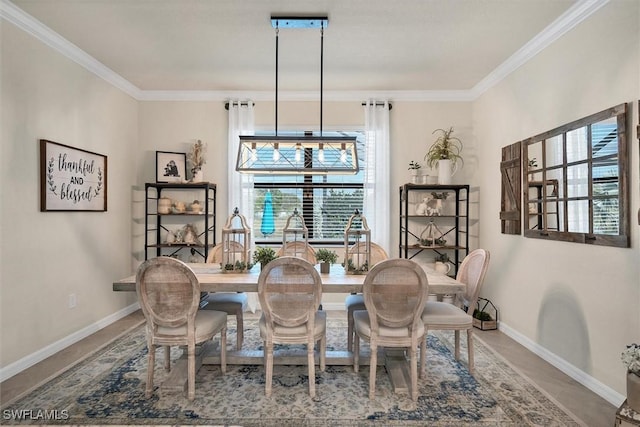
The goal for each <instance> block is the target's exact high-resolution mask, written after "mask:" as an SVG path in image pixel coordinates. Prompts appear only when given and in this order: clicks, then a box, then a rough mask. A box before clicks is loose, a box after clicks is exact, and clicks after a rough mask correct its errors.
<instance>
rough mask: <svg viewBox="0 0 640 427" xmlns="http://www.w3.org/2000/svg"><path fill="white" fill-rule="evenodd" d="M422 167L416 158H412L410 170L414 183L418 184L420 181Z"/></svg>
mask: <svg viewBox="0 0 640 427" xmlns="http://www.w3.org/2000/svg"><path fill="white" fill-rule="evenodd" d="M420 168H422V165H421V164H420V163H418V162H416V161H415V160H411V161H410V162H409V172H411V182H413V183H414V184H417V183H418V182H419V180H420V179H419V178H418V177H419V176H420Z"/></svg>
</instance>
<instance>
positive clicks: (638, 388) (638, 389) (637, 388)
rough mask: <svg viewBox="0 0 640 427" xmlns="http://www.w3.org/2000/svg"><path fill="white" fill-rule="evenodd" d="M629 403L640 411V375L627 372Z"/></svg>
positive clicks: (632, 407)
mask: <svg viewBox="0 0 640 427" xmlns="http://www.w3.org/2000/svg"><path fill="white" fill-rule="evenodd" d="M627 405H629V407H630V408H631V409H633V410H634V411H636V412H637V413H640V377H639V376H638V375H636V374H634V373H632V372H627Z"/></svg>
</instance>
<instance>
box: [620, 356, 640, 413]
mask: <svg viewBox="0 0 640 427" xmlns="http://www.w3.org/2000/svg"><path fill="white" fill-rule="evenodd" d="M621 359H622V363H623V364H624V366H626V367H627V405H629V407H630V408H631V409H633V410H634V411H636V412H638V413H640V344H635V343H634V344H629V345H627V349H626V350H625V351H623V352H622V355H621Z"/></svg>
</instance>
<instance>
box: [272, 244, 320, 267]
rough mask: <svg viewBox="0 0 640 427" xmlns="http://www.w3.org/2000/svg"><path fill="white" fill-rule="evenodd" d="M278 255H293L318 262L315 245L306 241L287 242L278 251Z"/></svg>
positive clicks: (314, 262)
mask: <svg viewBox="0 0 640 427" xmlns="http://www.w3.org/2000/svg"><path fill="white" fill-rule="evenodd" d="M276 255H277V256H278V257H283V256H293V257H297V258H302V259H304V260H307V261H308V262H310V263H311V264H316V262H317V260H316V250H315V249H313V246H311V245H309V244H306V243H305V242H302V241H300V242H287V243H285V244H284V245H282V247H280V249H278V252H277V253H276Z"/></svg>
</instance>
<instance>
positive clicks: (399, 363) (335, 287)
mask: <svg viewBox="0 0 640 427" xmlns="http://www.w3.org/2000/svg"><path fill="white" fill-rule="evenodd" d="M187 265H189V267H191V269H192V270H193V272H194V273H195V275H196V277H197V279H198V282H199V283H200V290H201V291H202V292H258V277H259V276H260V266H259V265H255V266H254V267H253V268H252V269H251V270H248V271H246V272H243V273H235V272H234V273H227V272H224V271H223V270H222V269H221V268H220V266H219V264H212V263H187ZM421 266H422V268H423V269H424V271H425V273H426V275H427V280H428V282H429V294H441V295H455V294H458V293H462V292H464V291H465V290H466V285H465V284H464V283H462V282H460V281H458V280H456V279H454V278H452V277H450V276H447V275H445V274H443V273H439V272H437V271H435V270H434V269H432V268H430V267H429V266H428V265H425V264H421ZM316 268H317V269H318V272H320V270H319V266H316ZM320 277H321V279H322V292H323V294H325V293H327V294H330V293H344V294H350V293H361V292H362V287H363V284H364V280H365V278H366V274H350V273H347V272H346V271H345V269H344V267H342V266H341V265H338V264H334V265H332V266H331V269H330V271H329V273H320ZM113 291H115V292H135V291H136V276H135V274H134V275H130V276H128V277H125V278H122V279H119V280H116V281H115V282H113ZM344 342H345V347H346V342H347V337H346V335H345V341H344ZM198 353H199V354H198V355H197V357H196V368H199V367H200V365H202V364H214V365H215V364H219V363H220V351H219V348H216V347H215V345H213V343H207V344H205V345H203V346H202V347H201V348H200V349H199V351H198ZM274 356H276V357H274V363H275V364H281V365H306V364H307V354H306V350H303V349H294V350H288V349H287V350H277V351H275V352H274ZM325 359H326V364H327V365H344V366H352V365H353V354H352V352H350V351H348V350H346V348H345V349H338V350H327V351H326V357H325ZM263 360H264V354H263V352H262V350H255V349H240V350H236V349H227V353H226V363H227V364H231V365H233V364H236V365H260V364H262V363H263ZM378 360H379V361H380V362H381V363H382V362H384V364H385V366H386V368H387V372H388V375H389V378H390V380H391V384H392V386H393V388H394V390H395V391H396V392H408V390H409V384H408V382H407V381H406V379H407V378H409V376H408V374H407V372H406V370H407V363H406V359H405V356H404V353H402V352H401V353H398V351H388V352H386V353H382V350H381V354H380V355H379V357H378ZM359 363H360V365H367V364H368V363H369V357H368V355H366V354H364V355H361V356H360V360H359ZM186 378H187V377H186V358H182V359H180V360H178V363H177V364H176V366H175V367H174V368H173V369H172V371H171V373H170V375H169V377H168V378H167V380H166V381H165V382H164V383H163V384H162V389H164V390H172V391H180V390H182V389H183V388H184V387H185V384H186Z"/></svg>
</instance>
